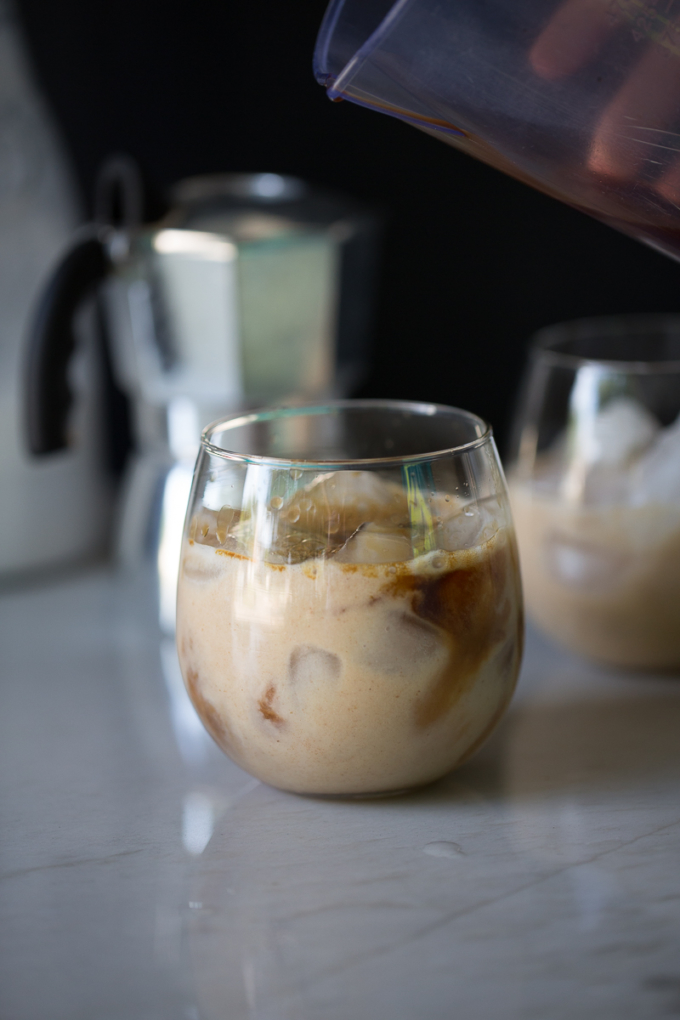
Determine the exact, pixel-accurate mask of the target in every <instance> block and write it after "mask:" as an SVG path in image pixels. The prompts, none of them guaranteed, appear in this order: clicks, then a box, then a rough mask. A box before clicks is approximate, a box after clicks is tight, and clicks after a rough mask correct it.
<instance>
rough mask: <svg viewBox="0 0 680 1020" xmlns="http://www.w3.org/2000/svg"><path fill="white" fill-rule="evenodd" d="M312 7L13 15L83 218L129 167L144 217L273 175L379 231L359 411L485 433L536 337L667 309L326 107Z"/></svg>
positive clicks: (519, 209)
mask: <svg viewBox="0 0 680 1020" xmlns="http://www.w3.org/2000/svg"><path fill="white" fill-rule="evenodd" d="M324 7H325V0H241V2H238V3H236V2H234V0H220V2H214V0H193V2H191V3H189V2H182V3H169V2H167V0H166V2H163V3H161V2H159V0H106V2H103V3H102V2H101V0H100V2H93V0H50V2H46V0H19V3H18V9H19V15H20V18H21V20H22V23H23V26H24V30H25V34H26V38H27V42H28V45H29V50H30V53H31V55H32V58H33V61H34V65H35V68H36V71H37V74H38V77H39V80H40V83H41V85H42V87H43V89H44V91H45V93H46V95H47V97H48V99H49V101H50V103H51V105H52V109H53V112H54V114H55V115H56V118H57V121H58V123H59V125H60V127H61V129H62V132H63V136H64V138H65V139H66V142H67V145H68V146H69V148H70V151H71V155H72V158H73V162H74V165H75V168H76V171H77V174H78V177H79V181H80V184H81V187H82V190H83V197H84V201H85V202H86V204H89V202H90V200H91V196H92V190H93V180H94V176H95V173H96V169H97V167H98V164H99V163H100V161H101V160H102V158H103V157H104V156H106V155H107V154H109V153H110V152H112V151H124V152H129V153H131V154H132V155H134V156H135V157H136V158H137V159H138V161H139V162H140V163H141V165H142V167H143V170H144V174H145V177H146V179H147V183H148V185H149V188H150V194H151V202H150V208H149V212H150V213H151V214H153V213H154V212H158V211H159V210H160V208H161V196H162V193H163V189H164V187H165V186H167V185H168V184H169V183H171V182H172V181H174V180H177V179H178V178H180V177H183V176H187V175H189V174H194V173H202V172H215V171H221V170H241V171H259V170H263V171H275V172H281V173H292V174H298V175H300V176H302V177H304V178H307V179H308V180H310V181H313V182H316V183H318V184H323V185H326V186H332V187H334V188H338V189H343V190H345V191H347V192H349V193H351V194H353V195H355V196H356V197H358V198H361V199H364V200H366V201H368V202H370V203H372V204H374V205H377V206H378V207H380V208H381V209H382V210H383V211H384V212H385V214H386V216H387V227H386V232H385V238H384V250H383V258H382V268H381V275H380V283H379V294H378V309H377V321H376V325H375V347H374V352H373V361H372V365H373V367H372V371H371V376H370V378H369V379H368V381H367V383H366V384H365V385H364V387H363V389H362V392H363V393H364V394H366V395H372V396H393V397H401V398H413V399H426V400H436V401H441V402H444V403H451V404H458V405H460V406H463V407H467V408H469V409H470V410H474V411H476V412H478V413H479V414H482V415H483V416H485V417H487V418H489V419H490V420H491V421H492V422H493V423H494V425H495V426H496V430H497V432H499V433H500V436H501V439H502V438H503V435H504V433H505V430H506V425H507V418H508V415H509V412H510V409H511V405H512V400H513V397H514V392H515V388H516V384H517V380H518V376H519V373H520V371H521V367H522V363H523V356H524V350H525V346H526V341H527V339H528V337H529V335H530V334H531V333H532V332H533V331H534V330H535V329H537V328H539V327H541V326H545V325H548V324H549V323H551V322H556V321H559V320H563V319H569V318H576V317H579V316H585V315H596V314H608V313H621V312H635V311H674V310H676V308H677V307H678V305H679V304H680V301H679V300H678V293H677V292H678V284H679V283H680V267H678V266H676V264H674V263H673V262H671V261H670V260H668V259H666V258H664V257H663V256H661V255H658V254H656V253H654V252H652V251H651V250H648V249H645V248H644V247H643V246H642V245H639V244H637V243H636V242H634V241H631V240H629V239H627V238H625V237H622V236H620V235H618V234H616V233H615V232H614V231H612V230H611V229H609V228H607V227H604V226H601V225H600V224H598V223H595V222H594V221H591V220H589V219H588V218H587V217H585V216H583V215H582V214H580V213H577V212H575V211H573V210H571V209H569V208H567V207H564V206H561V205H559V204H558V203H557V202H555V201H554V200H552V199H548V198H546V197H544V196H542V195H540V194H538V193H536V192H533V191H531V190H530V189H528V188H527V187H525V186H524V185H521V184H518V183H517V182H515V181H513V180H510V179H509V178H506V177H504V176H503V175H501V174H499V173H498V172H496V171H495V170H492V169H490V168H488V167H486V166H483V165H482V164H479V163H476V162H475V161H473V160H471V159H470V158H469V157H467V156H464V155H462V154H460V153H457V152H455V151H454V150H452V149H450V148H449V147H448V146H445V145H443V144H442V143H441V142H438V141H436V140H434V139H432V138H430V137H428V136H426V135H423V134H421V133H420V132H418V131H416V130H415V129H413V128H411V127H408V126H406V125H404V124H402V123H400V122H398V121H396V120H392V119H390V118H388V117H384V116H381V115H378V114H376V113H373V112H370V111H366V110H363V109H360V108H358V107H356V106H353V105H350V104H349V103H339V104H331V103H329V102H328V100H327V99H326V97H325V94H324V92H323V90H322V89H321V88H320V87H319V86H318V85H317V84H316V83H315V81H314V79H313V77H312V72H311V56H312V50H313V45H314V39H315V35H316V32H317V29H318V26H319V23H320V21H321V18H322V15H323V10H324Z"/></svg>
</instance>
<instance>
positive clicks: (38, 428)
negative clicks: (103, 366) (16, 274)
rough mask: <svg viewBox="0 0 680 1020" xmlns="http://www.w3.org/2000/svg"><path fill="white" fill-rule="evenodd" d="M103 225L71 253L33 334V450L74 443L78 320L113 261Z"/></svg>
mask: <svg viewBox="0 0 680 1020" xmlns="http://www.w3.org/2000/svg"><path fill="white" fill-rule="evenodd" d="M101 232H102V231H101V227H99V228H97V227H88V228H85V230H84V231H83V232H82V234H81V235H80V237H79V238H77V239H76V241H75V243H74V244H73V245H72V246H71V248H70V249H69V250H68V251H67V252H66V255H65V256H64V257H63V258H62V260H61V262H60V263H59V265H58V266H57V268H56V269H55V270H54V272H53V274H52V277H51V278H50V280H49V281H48V283H47V285H46V287H45V289H44V290H43V292H42V294H41V296H40V299H39V302H38V307H37V309H36V313H35V316H34V319H33V322H32V327H31V330H30V334H29V337H28V364H27V379H26V384H27V390H26V414H27V422H26V424H27V429H28V445H29V449H30V451H31V453H33V454H34V455H37V456H40V455H42V454H48V453H55V452H56V451H57V450H62V449H64V448H65V447H66V446H68V436H67V424H68V415H69V409H70V406H71V401H72V394H71V390H70V387H69V382H68V364H69V361H70V358H71V355H72V353H73V349H74V347H75V335H74V318H75V314H76V312H77V310H78V308H79V307H80V305H81V304H82V302H83V301H84V299H85V298H86V297H87V296H88V295H89V294H91V293H92V292H93V290H94V289H95V287H96V286H97V285H98V284H99V283H100V282H101V281H102V280H103V279H104V277H105V276H106V274H107V273H108V271H109V268H110V259H109V256H108V253H107V250H106V247H105V245H104V243H103V241H102V239H101V236H100V235H101Z"/></svg>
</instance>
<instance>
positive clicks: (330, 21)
mask: <svg viewBox="0 0 680 1020" xmlns="http://www.w3.org/2000/svg"><path fill="white" fill-rule="evenodd" d="M314 65H315V73H316V77H317V79H318V80H319V81H320V82H321V83H322V84H323V85H324V86H325V87H326V89H327V91H328V94H329V96H330V98H331V99H335V100H338V99H350V100H352V101H353V102H355V103H359V104H361V105H363V106H368V107H372V108H374V109H377V110H381V111H383V112H384V113H387V114H390V115H391V116H395V117H398V118H400V119H402V120H405V121H408V122H409V123H411V124H414V125H415V126H416V127H419V128H420V129H421V130H423V131H426V132H428V133H429V134H432V135H435V136H437V137H439V138H441V139H443V140H444V141H446V142H448V143H449V144H450V145H453V146H455V147H456V148H459V149H462V150H463V151H465V152H468V153H470V155H473V156H476V157H477V158H478V159H481V160H483V161H484V162H486V163H490V164H491V165H492V166H495V167H497V168H498V169H500V170H504V171H505V172H507V173H509V174H511V175H512V176H514V177H517V178H519V179H520V180H522V181H525V182H526V183H528V184H531V185H533V186H534V187H535V188H538V189H540V190H541V191H544V192H546V193H547V194H549V195H553V196H554V197H556V198H559V199H561V200H562V201H564V202H567V203H568V204H569V205H572V206H574V207H575V208H578V209H581V210H582V211H584V212H587V213H589V214H590V215H592V216H595V217H597V218H598V219H600V220H602V221H604V222H605V223H609V224H610V225H612V226H614V227H616V228H618V229H619V230H621V231H623V232H624V233H626V234H630V235H632V236H634V237H636V238H638V239H639V240H641V241H644V242H645V243H646V244H648V245H650V246H651V247H653V248H656V249H658V250H660V251H663V252H665V253H666V254H668V255H671V256H672V257H673V258H676V259H680V133H679V132H680V0H522V2H521V3H517V0H397V3H392V2H389V0H332V2H331V4H330V6H329V8H328V10H327V12H326V15H325V18H324V21H323V24H322V26H321V30H320V32H319V37H318V40H317V45H316V51H315V57H314Z"/></svg>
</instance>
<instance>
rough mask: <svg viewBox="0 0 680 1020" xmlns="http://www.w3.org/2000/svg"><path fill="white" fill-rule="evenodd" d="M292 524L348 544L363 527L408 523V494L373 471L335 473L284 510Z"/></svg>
mask: <svg viewBox="0 0 680 1020" xmlns="http://www.w3.org/2000/svg"><path fill="white" fill-rule="evenodd" d="M283 513H284V515H285V517H287V519H288V520H289V521H290V523H291V524H293V525H295V526H297V527H299V528H301V529H303V530H305V531H312V532H314V533H316V534H318V535H324V536H326V535H330V536H332V537H333V538H335V537H337V539H338V541H344V540H345V539H346V538H348V537H349V536H350V535H351V534H352V533H353V532H354V531H356V530H357V528H358V527H360V526H361V525H362V524H367V523H374V524H383V525H388V524H391V525H395V526H399V525H405V524H407V523H408V519H409V517H408V505H407V499H406V493H405V492H404V490H403V489H402V488H400V486H398V485H394V484H391V483H389V482H386V481H385V480H384V479H382V478H380V476H379V475H377V474H376V473H375V472H373V471H334V472H332V473H329V474H325V475H323V476H322V477H321V478H320V479H319V480H317V481H316V482H313V483H312V484H311V485H309V486H307V487H306V488H304V489H302V490H301V491H300V492H297V493H296V494H295V495H294V496H293V497H292V498H291V499H290V500H288V502H287V504H286V506H285V507H284V510H283Z"/></svg>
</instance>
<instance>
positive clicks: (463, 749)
mask: <svg viewBox="0 0 680 1020" xmlns="http://www.w3.org/2000/svg"><path fill="white" fill-rule="evenodd" d="M177 639H178V648H179V654H180V661H181V665H182V671H183V674H184V678H185V682H186V685H187V689H188V691H189V694H190V696H191V698H192V701H193V703H194V705H195V707H196V709H197V711H198V713H199V715H200V716H201V718H202V720H203V722H204V724H205V726H206V728H207V729H208V730H209V732H210V733H211V734H212V736H213V737H214V739H215V740H216V741H217V743H218V744H219V745H220V747H221V748H222V749H223V750H224V751H225V752H226V753H227V754H228V755H229V756H230V757H231V758H232V759H233V760H234V761H235V762H237V764H239V765H241V766H242V767H243V768H244V769H246V770H247V771H249V772H250V773H252V774H253V775H254V776H257V777H258V778H260V779H262V780H264V781H265V782H268V783H270V784H272V785H273V786H278V787H282V788H284V789H288V790H292V791H296V792H298V793H314V794H334V795H343V794H355V795H356V794H364V795H366V794H378V793H388V792H396V791H399V790H404V789H407V788H410V787H413V786H418V785H421V784H424V783H428V782H430V781H432V780H434V779H437V778H438V777H440V776H442V775H444V774H445V773H446V772H448V771H449V770H450V769H452V768H454V767H455V766H457V765H459V764H461V762H463V761H464V760H466V759H467V758H468V757H469V756H470V755H471V754H472V753H473V752H474V751H475V750H476V749H477V748H478V747H479V746H480V744H481V743H482V742H483V741H484V739H485V738H486V737H487V736H488V734H489V733H490V732H491V730H492V729H493V728H494V726H495V725H496V723H497V722H498V720H499V718H500V717H501V715H502V713H503V711H504V710H505V708H506V706H507V704H508V702H509V700H510V697H511V695H512V692H513V689H514V686H515V682H516V678H517V673H518V670H519V664H520V658H521V646H522V603H521V588H520V581H519V570H518V561H517V554H516V548H515V541H514V535H513V530H512V524H511V520H510V513H509V507H508V501H507V494H506V490H505V484H504V480H503V475H502V471H501V468H500V465H499V461H498V456H497V453H496V448H495V445H494V442H493V439H492V436H491V430H490V429H489V428H488V427H487V426H486V425H485V424H484V422H482V421H481V420H480V419H479V418H477V417H475V416H474V415H472V414H468V413H467V412H465V411H460V410H456V409H454V408H448V407H440V406H435V405H432V404H409V403H397V402H389V401H341V402H337V403H332V404H327V405H325V406H323V407H306V408H285V409H276V410H271V411H262V412H259V413H254V414H246V415H242V416H238V417H232V418H228V419H225V420H223V421H220V422H217V423H215V424H214V425H212V426H211V427H210V428H208V429H207V430H206V431H205V433H204V436H203V442H202V446H201V452H200V455H199V458H198V462H197V465H196V473H195V478H194V486H193V490H192V496H191V500H190V504H189V510H188V515H187V523H186V527H185V535H184V543H183V549H182V563H181V571H180V582H179V594H178V630H177Z"/></svg>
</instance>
